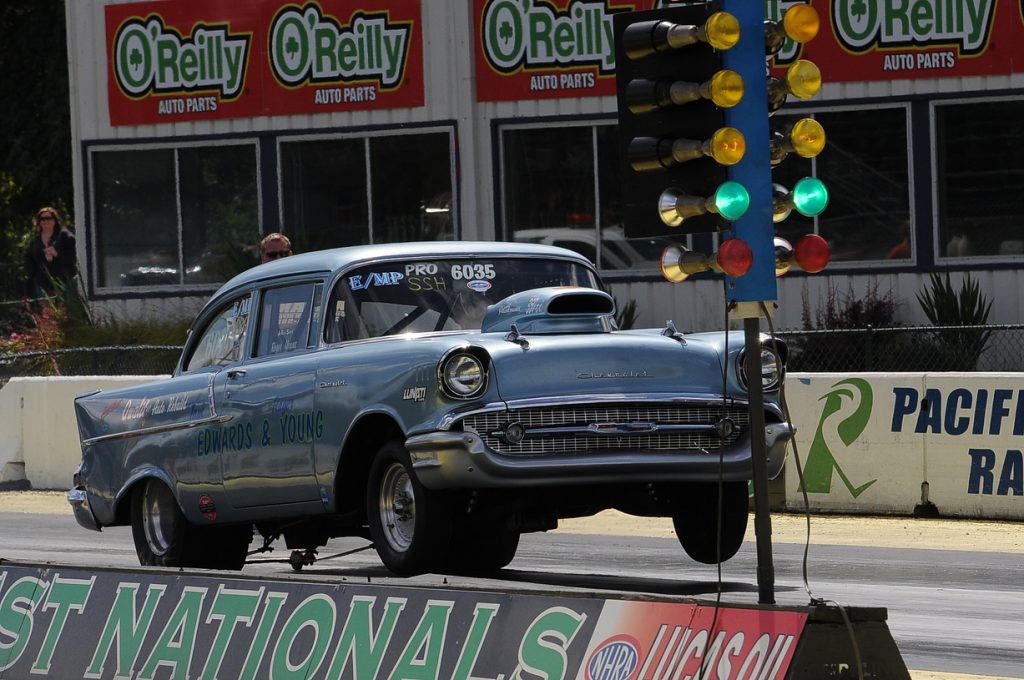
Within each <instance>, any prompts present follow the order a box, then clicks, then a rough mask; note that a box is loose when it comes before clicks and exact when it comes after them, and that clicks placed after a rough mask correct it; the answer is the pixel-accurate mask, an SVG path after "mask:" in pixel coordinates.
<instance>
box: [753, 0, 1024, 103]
mask: <svg viewBox="0 0 1024 680" xmlns="http://www.w3.org/2000/svg"><path fill="white" fill-rule="evenodd" d="M797 1H798V0H768V1H767V2H766V3H765V5H766V16H767V17H768V18H771V19H780V18H781V17H782V15H783V14H784V13H785V10H786V9H788V8H789V7H790V6H791V5H794V4H797ZM799 1H800V2H802V1H803V0H799ZM811 5H813V6H814V8H815V9H817V10H818V14H819V16H820V17H821V30H820V31H819V33H818V37H817V38H815V39H814V40H812V41H811V42H809V43H808V44H807V45H806V46H804V47H802V48H801V47H800V46H799V45H796V44H795V43H787V45H786V47H785V48H784V49H783V51H782V53H780V55H779V57H778V58H777V59H776V65H786V64H789V63H792V61H794V60H795V59H809V60H810V61H813V62H814V63H815V64H817V65H818V67H819V68H821V73H822V78H823V79H824V81H825V82H826V83H828V82H849V81H865V80H898V79H905V78H954V77H960V76H979V75H995V74H1005V73H1015V72H1020V71H1024V19H1022V9H1021V8H1022V3H1021V2H1020V0H1013V1H1012V2H1011V1H1010V0H811Z"/></svg>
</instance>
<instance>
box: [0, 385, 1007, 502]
mask: <svg viewBox="0 0 1024 680" xmlns="http://www.w3.org/2000/svg"><path fill="white" fill-rule="evenodd" d="M161 377H163V376H148V377H147V376H124V377H68V378H15V379H13V380H11V381H10V382H9V383H7V385H5V386H4V387H3V388H2V389H0V432H3V433H4V436H3V437H0V471H7V473H8V474H11V473H12V471H13V472H15V473H16V472H17V471H18V470H19V469H20V466H21V465H22V464H23V465H24V478H25V479H27V480H28V481H29V482H30V483H31V485H32V486H33V487H34V488H40V489H47V488H54V489H64V488H67V487H68V486H69V485H70V483H71V474H72V472H73V471H74V469H75V466H76V465H77V464H78V462H79V460H80V458H81V448H80V446H79V441H78V430H77V427H76V425H75V417H74V398H75V396H76V395H78V394H81V393H82V392H86V391H89V390H92V389H97V388H99V389H112V388H114V387H124V386H128V385H134V384H139V383H142V382H148V381H151V380H156V379H159V378H161ZM786 392H787V400H788V403H789V407H790V411H791V413H792V418H793V424H794V425H795V426H796V428H797V437H796V441H797V450H798V452H799V456H800V460H801V462H802V465H803V468H804V477H805V480H806V483H807V488H808V497H809V501H810V507H811V509H812V510H813V511H817V512H850V513H861V512H866V513H879V514H896V515H909V514H912V513H914V511H915V509H916V508H917V507H918V506H919V505H922V504H925V503H932V504H934V506H935V507H936V508H937V510H938V512H939V513H940V514H941V515H943V516H950V517H975V518H982V517H984V518H995V519H1024V459H1022V453H1021V449H1022V448H1024V447H1022V445H1021V441H1022V439H1021V434H1022V433H1024V389H1022V388H1021V375H1020V374H996V373H961V374H957V373H895V374H894V373H889V374H883V373H860V374H852V375H850V374H838V373H803V374H800V373H796V374H790V375H789V377H788V380H787V387H786ZM922 402H925V403H924V406H923V407H922ZM17 478H18V477H14V479H17ZM799 480H800V476H799V474H798V472H797V468H796V456H794V455H793V453H792V451H791V453H790V456H789V458H788V460H787V461H786V469H785V488H786V506H787V508H789V509H793V510H801V509H802V508H803V494H802V493H801V490H800V481H799ZM0 481H10V480H9V479H4V478H3V477H0ZM855 494H856V495H855Z"/></svg>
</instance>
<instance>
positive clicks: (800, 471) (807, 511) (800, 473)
mask: <svg viewBox="0 0 1024 680" xmlns="http://www.w3.org/2000/svg"><path fill="white" fill-rule="evenodd" d="M760 305H761V312H762V313H763V314H764V317H765V319H767V320H768V334H769V337H770V338H771V342H772V350H773V351H774V352H775V367H776V370H777V371H778V372H779V375H780V376H781V375H782V354H781V353H780V352H779V341H778V338H777V337H776V335H775V325H774V324H773V323H772V317H771V315H770V314H769V313H768V307H767V305H765V303H764V302H763V301H762V302H761V303H760ZM779 404H780V406H781V407H782V415H783V417H784V418H785V419H786V425H787V426H788V427H789V431H790V432H791V433H792V435H793V436H792V438H791V439H790V440H789V443H790V445H791V446H792V447H793V462H794V463H796V473H797V477H798V478H799V480H800V491H801V493H802V495H803V500H804V519H805V520H806V523H807V528H806V534H805V536H804V553H803V560H802V563H801V575H802V576H803V581H804V590H805V591H806V592H807V597H808V598H809V599H810V603H809V604H810V605H812V606H816V605H822V604H828V603H831V604H833V605H835V606H836V608H837V609H838V610H839V615H840V616H842V618H843V623H844V624H845V625H846V632H847V633H848V634H849V635H850V643H851V644H852V646H853V658H854V661H855V663H856V665H857V680H864V663H863V660H862V659H861V654H860V645H859V644H857V636H856V634H855V633H854V631H853V623H852V622H851V621H850V617H849V615H848V614H847V612H846V609H845V608H844V607H843V605H841V604H839V603H838V602H836V601H835V600H828V599H824V598H816V597H814V593H812V592H811V585H810V581H809V579H808V575H807V574H808V571H807V556H808V553H809V552H810V548H811V501H810V498H809V497H808V495H807V485H806V484H805V483H804V468H803V464H802V463H801V462H800V451H799V449H798V448H797V445H796V428H794V427H793V419H792V418H791V417H790V412H789V404H788V403H787V401H786V381H785V380H780V381H779Z"/></svg>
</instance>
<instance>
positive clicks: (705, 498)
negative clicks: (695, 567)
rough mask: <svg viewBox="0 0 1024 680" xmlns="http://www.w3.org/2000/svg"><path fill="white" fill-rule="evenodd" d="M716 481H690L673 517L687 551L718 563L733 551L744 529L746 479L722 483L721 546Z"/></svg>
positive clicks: (679, 536) (741, 540)
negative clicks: (693, 482) (696, 482)
mask: <svg viewBox="0 0 1024 680" xmlns="http://www.w3.org/2000/svg"><path fill="white" fill-rule="evenodd" d="M718 510H719V504H718V484H717V483H712V482H709V483H703V484H693V485H692V486H691V487H690V488H688V489H687V493H686V495H685V496H684V497H683V500H682V502H681V503H680V507H679V510H678V512H677V513H676V514H675V515H674V516H673V517H672V525H673V526H674V527H675V530H676V536H677V537H678V538H679V543H680V545H682V546H683V550H685V551H686V554H687V555H689V556H690V557H692V558H693V559H695V560H697V561H698V562H702V563H703V564H718V562H719V561H721V562H725V561H726V560H728V559H730V558H731V557H732V556H733V555H735V554H736V553H737V552H738V551H739V549H740V546H741V545H743V536H744V534H746V532H747V517H748V515H749V512H748V496H747V483H746V482H725V483H723V484H722V503H721V517H722V521H721V525H722V537H721V544H720V545H721V547H720V549H719V542H718V524H719V522H718V515H719V512H718Z"/></svg>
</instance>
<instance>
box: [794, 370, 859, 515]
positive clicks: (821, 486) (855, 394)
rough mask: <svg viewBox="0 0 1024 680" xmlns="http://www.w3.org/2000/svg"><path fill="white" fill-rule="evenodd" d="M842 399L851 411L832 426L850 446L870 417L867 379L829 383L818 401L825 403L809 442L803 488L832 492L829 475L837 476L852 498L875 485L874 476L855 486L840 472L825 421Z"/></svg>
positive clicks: (835, 410)
mask: <svg viewBox="0 0 1024 680" xmlns="http://www.w3.org/2000/svg"><path fill="white" fill-rule="evenodd" d="M845 400H850V401H851V402H853V403H854V404H855V408H854V410H853V413H852V414H850V415H849V416H847V417H845V418H844V419H843V420H841V421H840V422H839V423H838V424H837V425H836V427H835V432H836V433H837V434H838V435H839V439H840V440H841V441H842V442H843V444H845V445H846V446H849V445H850V444H852V443H853V442H854V441H855V440H856V439H857V437H859V436H860V435H861V433H862V432H864V429H865V428H866V427H867V426H868V421H870V420H871V407H872V404H873V401H874V399H873V394H872V391H871V385H870V384H869V383H868V381H867V380H863V379H861V378H850V379H849V380H840V381H839V382H837V383H835V384H834V385H832V389H831V390H830V391H829V392H828V394H826V395H825V396H824V397H822V398H821V399H820V401H824V402H825V405H824V407H823V408H822V409H821V415H820V416H819V417H818V426H817V427H816V428H815V430H814V439H813V440H812V441H811V449H810V451H809V452H808V454H807V464H806V465H805V467H804V481H803V489H801V490H805V491H807V493H831V492H832V477H833V476H834V475H838V476H839V479H841V480H842V482H843V485H844V486H845V487H846V489H847V491H849V492H850V495H851V496H853V497H854V498H856V497H858V496H860V495H861V494H862V493H864V492H865V491H866V490H867V489H869V488H870V487H871V485H872V484H874V483H875V482H876V481H878V480H877V479H872V480H869V481H867V482H864V483H863V484H860V485H854V483H853V482H852V481H851V480H850V478H849V477H848V476H847V475H846V473H845V472H844V471H843V467H842V466H841V465H840V464H839V461H838V460H837V459H836V456H835V454H833V452H832V449H831V448H830V446H829V443H828V439H826V436H825V434H826V426H827V425H826V424H827V421H829V419H830V418H831V416H833V415H834V414H835V413H836V412H838V411H839V410H840V409H841V408H842V407H843V405H844V401H845Z"/></svg>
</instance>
